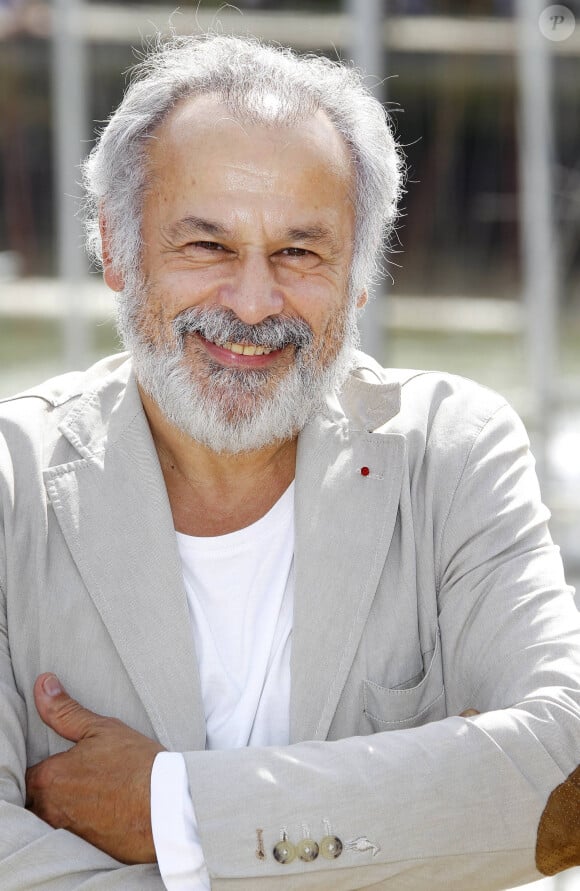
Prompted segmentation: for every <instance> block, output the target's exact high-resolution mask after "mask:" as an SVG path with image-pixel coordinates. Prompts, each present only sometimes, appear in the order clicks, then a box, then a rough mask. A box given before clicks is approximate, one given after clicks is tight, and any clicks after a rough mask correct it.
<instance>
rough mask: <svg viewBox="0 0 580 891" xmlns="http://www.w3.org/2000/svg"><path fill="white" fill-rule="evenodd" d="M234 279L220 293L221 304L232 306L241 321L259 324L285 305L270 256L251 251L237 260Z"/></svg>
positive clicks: (280, 310) (279, 311)
mask: <svg viewBox="0 0 580 891" xmlns="http://www.w3.org/2000/svg"><path fill="white" fill-rule="evenodd" d="M235 265H236V271H235V274H234V276H233V277H232V279H231V280H230V281H229V282H228V284H227V285H225V286H224V287H223V288H222V290H221V293H220V304H221V305H222V306H225V307H227V308H228V309H231V310H232V311H233V312H234V313H235V314H236V315H237V317H238V318H239V319H241V321H242V322H245V323H246V324H247V325H257V324H258V323H259V322H263V321H264V319H266V318H268V316H274V315H278V314H279V313H281V312H282V309H283V308H284V295H283V293H282V291H281V290H280V288H279V287H278V286H277V284H276V280H275V274H274V269H273V268H272V265H271V263H270V260H269V258H268V257H266V256H263V255H262V254H259V253H253V254H251V255H250V254H248V255H247V256H244V257H240V258H239V259H238V260H237V261H236V264H235Z"/></svg>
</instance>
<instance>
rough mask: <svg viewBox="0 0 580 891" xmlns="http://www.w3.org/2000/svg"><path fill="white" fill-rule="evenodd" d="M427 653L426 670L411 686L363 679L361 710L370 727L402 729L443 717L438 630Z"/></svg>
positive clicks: (443, 699)
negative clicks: (432, 648)
mask: <svg viewBox="0 0 580 891" xmlns="http://www.w3.org/2000/svg"><path fill="white" fill-rule="evenodd" d="M426 656H427V660H428V664H427V669H426V671H425V672H424V674H423V676H422V678H421V680H420V681H419V683H417V684H415V685H414V686H401V687H396V688H394V689H393V688H389V687H382V686H381V685H380V684H376V683H374V682H373V681H368V680H365V681H363V703H364V713H365V715H366V717H367V718H368V720H369V721H370V724H371V726H372V728H373V730H375V731H381V730H405V729H406V728H408V727H418V726H420V725H421V724H427V723H428V722H429V721H438V720H440V719H441V718H444V717H445V690H444V687H443V666H442V662H441V642H440V639H439V632H437V639H436V641H435V649H434V650H433V651H432V655H431V657H430V658H429V654H426ZM414 680H415V679H413V681H414ZM413 681H411V682H410V683H413Z"/></svg>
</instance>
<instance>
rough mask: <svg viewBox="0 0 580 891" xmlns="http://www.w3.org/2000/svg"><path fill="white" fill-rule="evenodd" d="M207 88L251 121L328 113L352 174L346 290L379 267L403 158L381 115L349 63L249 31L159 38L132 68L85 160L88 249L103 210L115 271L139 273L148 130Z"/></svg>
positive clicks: (93, 248) (279, 121)
mask: <svg viewBox="0 0 580 891" xmlns="http://www.w3.org/2000/svg"><path fill="white" fill-rule="evenodd" d="M204 94H212V95H216V96H217V97H218V98H219V99H220V100H221V101H223V102H224V103H225V104H226V105H227V107H228V108H229V110H230V111H231V112H232V113H233V114H234V115H236V116H237V117H238V118H239V119H241V120H243V121H248V122H250V123H260V124H267V125H272V126H291V125H292V124H293V123H296V122H298V121H301V120H304V119H307V118H308V117H310V116H311V115H312V114H314V113H315V112H316V111H317V110H319V109H321V110H323V111H324V112H325V113H326V115H327V116H328V118H329V119H330V120H331V121H332V123H333V124H334V126H335V127H336V129H337V131H338V132H339V133H340V134H341V135H342V137H343V139H344V141H345V144H346V146H347V148H348V150H349V152H350V156H351V160H352V166H353V170H354V173H355V211H356V229H355V244H354V253H353V264H352V269H351V288H352V289H354V292H355V293H356V294H358V293H360V292H361V291H362V290H363V289H364V288H365V287H366V286H367V285H368V284H369V283H370V281H371V280H372V277H373V275H374V274H375V273H376V271H377V268H378V261H379V257H380V252H381V247H382V245H383V244H384V239H385V237H386V236H387V235H388V234H389V233H390V232H391V231H392V226H393V221H394V219H395V215H396V205H397V200H398V198H399V194H400V190H401V170H402V160H401V156H400V154H399V152H398V150H397V146H396V143H395V140H394V137H393V134H392V131H391V126H390V123H389V119H388V117H387V114H386V112H385V110H384V108H383V106H382V105H381V104H380V102H378V101H377V100H376V99H375V98H374V97H373V96H372V95H371V93H370V92H369V91H368V90H367V89H366V87H365V86H364V84H363V80H362V76H361V74H360V73H359V72H358V71H357V70H356V69H354V68H350V67H348V66H346V65H343V64H341V63H338V62H332V61H330V60H328V59H326V58H323V57H319V56H297V55H296V54H295V53H293V52H292V51H291V50H289V49H286V48H278V47H270V46H266V45H263V44H261V43H260V42H259V41H257V40H255V39H253V38H239V37H229V36H222V35H201V36H195V37H173V38H172V39H170V40H168V41H167V42H162V41H161V40H159V41H158V42H157V44H156V45H155V46H154V47H153V48H152V49H151V50H150V51H149V52H148V53H147V54H146V56H145V57H144V59H143V60H142V61H141V62H140V63H139V64H137V65H136V66H135V68H134V69H133V72H132V78H131V84H130V86H129V88H128V89H127V92H126V93H125V96H124V98H123V100H122V102H121V104H120V105H119V107H118V108H117V110H116V111H115V112H114V114H113V115H112V116H111V118H110V120H109V122H108V124H107V126H106V127H105V128H104V130H103V131H102V133H101V134H100V137H99V139H98V141H97V143H96V145H95V147H94V148H93V150H92V152H91V154H90V155H89V157H88V158H87V159H86V161H85V162H84V165H83V179H84V184H85V188H86V195H87V199H86V209H87V213H86V228H87V245H88V249H89V252H90V253H91V254H92V256H93V257H94V258H95V259H96V260H97V261H99V262H100V261H102V254H101V239H100V235H99V224H98V217H99V212H100V213H102V214H103V217H104V219H105V221H106V224H107V231H108V237H109V243H110V245H109V246H110V254H111V261H112V264H113V267H114V269H115V271H116V272H119V273H120V274H121V275H122V276H123V277H124V278H125V279H132V280H134V279H135V276H136V275H138V272H139V263H140V257H141V246H142V242H141V207H142V200H143V195H144V191H145V189H146V187H147V164H146V160H147V157H146V150H147V140H148V137H150V136H151V134H152V133H153V132H154V130H155V129H156V128H157V127H159V125H160V124H161V123H162V122H163V121H164V119H165V118H166V117H167V116H168V114H169V113H170V112H171V110H172V109H173V108H174V107H175V106H176V105H177V104H178V103H179V102H180V101H182V100H184V99H187V98H190V97H195V96H200V95H204ZM272 95H274V96H275V97H276V99H277V101H276V102H272V101H271V98H272ZM268 100H270V101H268Z"/></svg>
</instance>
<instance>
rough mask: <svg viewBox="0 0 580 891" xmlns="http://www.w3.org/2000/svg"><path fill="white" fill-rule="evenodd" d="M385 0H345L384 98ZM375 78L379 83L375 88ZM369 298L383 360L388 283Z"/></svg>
mask: <svg viewBox="0 0 580 891" xmlns="http://www.w3.org/2000/svg"><path fill="white" fill-rule="evenodd" d="M382 7H383V4H382V0H345V12H347V14H348V16H349V25H350V43H349V52H350V54H351V56H352V59H353V61H354V63H355V65H357V67H359V68H361V69H362V70H363V71H364V73H365V74H367V75H368V76H369V78H370V79H371V80H370V82H369V84H368V85H369V87H370V88H371V89H372V91H373V92H374V94H375V96H376V97H377V99H380V100H383V99H384V96H383V84H382V81H383V78H384V71H385V68H386V57H385V51H384V41H383V8H382ZM373 82H374V83H375V86H374V88H373ZM372 290H373V292H372V293H369V302H368V304H367V306H366V308H365V310H364V312H363V313H362V316H361V317H360V320H359V328H360V333H361V342H362V347H363V349H364V350H365V351H366V352H367V353H370V354H371V356H374V357H375V358H376V359H378V360H379V361H380V362H382V361H384V360H385V356H386V353H387V342H386V341H387V337H386V334H385V329H384V314H383V312H382V305H381V304H382V300H383V299H384V296H383V295H384V293H385V287H384V286H382V287H381V288H380V292H379V289H378V288H373V289H372Z"/></svg>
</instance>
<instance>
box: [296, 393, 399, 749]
mask: <svg viewBox="0 0 580 891" xmlns="http://www.w3.org/2000/svg"><path fill="white" fill-rule="evenodd" d="M373 389H375V388H374V387H373ZM376 389H378V388H376ZM383 396H384V393H383ZM397 408H398V403H397V404H396V407H395V408H394V411H395V413H396V409H397ZM373 412H374V415H375V421H376V400H375V404H374V406H373ZM382 415H383V420H384V419H385V418H384V415H385V400H384V398H383V405H382ZM367 429H368V428H367ZM404 456H405V438H404V436H401V435H400V434H384V433H372V432H366V431H365V430H357V429H352V426H351V425H350V424H349V423H348V422H346V419H344V417H343V419H342V423H335V422H332V421H329V420H328V418H324V417H321V416H320V417H318V418H316V419H315V420H314V421H313V422H312V423H311V424H309V425H308V427H306V428H305V430H304V431H303V432H302V433H301V435H300V440H299V448H298V461H297V473H296V508H295V510H296V516H295V526H296V544H295V569H296V577H295V578H296V581H295V600H294V628H293V636H292V694H291V711H290V727H291V741H292V742H296V741H298V740H301V739H324V738H325V737H326V735H327V733H328V729H329V727H330V724H331V722H332V718H333V716H334V713H335V710H336V707H337V704H338V700H339V698H340V694H341V692H342V689H343V687H344V684H345V682H346V679H347V676H348V672H349V670H350V667H351V664H352V661H353V659H354V656H355V653H356V650H357V647H358V643H359V640H360V637H361V634H362V632H363V629H364V626H365V623H366V620H367V617H368V613H369V610H370V607H371V604H372V601H373V598H374V595H375V591H376V589H377V585H378V581H379V577H380V573H381V571H382V568H383V565H384V562H385V558H386V554H387V551H388V548H389V544H390V541H391V537H392V534H393V529H394V525H395V520H396V516H397V510H398V505H399V495H400V489H401V481H402V475H403V466H404ZM362 468H368V475H367V473H366V470H363V472H362V473H361V469H362Z"/></svg>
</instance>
